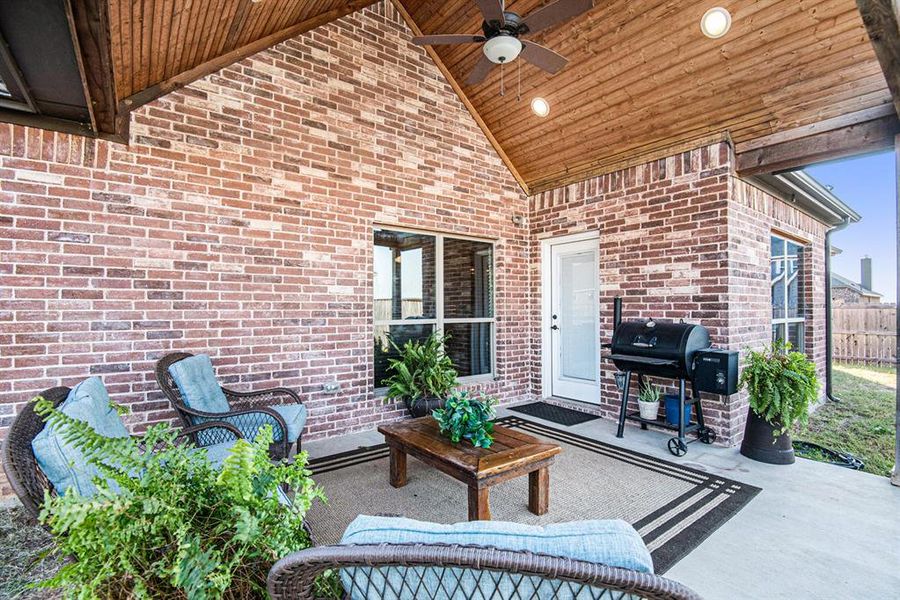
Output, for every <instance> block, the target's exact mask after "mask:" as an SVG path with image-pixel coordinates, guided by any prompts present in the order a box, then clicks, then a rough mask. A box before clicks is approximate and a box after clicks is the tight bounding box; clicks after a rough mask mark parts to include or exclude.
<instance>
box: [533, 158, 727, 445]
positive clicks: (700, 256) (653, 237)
mask: <svg viewBox="0 0 900 600" xmlns="http://www.w3.org/2000/svg"><path fill="white" fill-rule="evenodd" d="M730 173H731V160H730V156H729V153H728V150H727V147H726V146H725V145H720V146H710V147H704V148H699V149H697V150H693V151H691V152H685V153H683V154H679V155H677V156H673V157H669V158H666V159H664V160H658V161H654V162H651V163H647V164H644V165H640V166H637V167H632V168H629V169H625V170H623V171H616V172H613V173H610V174H608V175H603V176H600V177H595V178H593V179H589V180H587V181H583V182H581V183H577V184H574V185H570V186H567V187H565V188H560V189H556V190H553V191H550V192H545V193H543V194H539V195H537V196H535V197H534V198H533V199H532V210H531V215H530V221H531V232H532V235H533V237H534V240H535V243H536V244H539V243H540V240H542V239H545V238H550V237H557V236H562V235H567V234H572V233H578V232H582V231H598V232H599V236H600V255H599V269H600V289H601V292H600V336H601V340H602V341H609V339H610V337H611V336H612V305H613V298H615V297H616V296H621V297H622V299H623V313H622V316H623V318H624V319H634V318H648V317H651V316H652V317H654V318H660V319H679V318H682V317H683V318H685V319H687V320H691V321H700V322H702V323H703V324H704V325H706V326H707V327H708V328H709V330H710V333H711V334H712V338H713V340H714V342H716V343H719V344H725V343H727V331H726V330H725V326H726V325H727V294H728V286H727V277H728V265H727V255H726V251H727V247H728V229H727V208H728V198H729V180H730ZM534 256H535V258H534V260H533V261H532V262H533V265H532V269H533V273H534V275H535V277H534V279H533V281H532V286H533V290H534V293H535V294H539V293H540V288H539V286H540V265H539V264H538V263H539V262H540V256H539V254H538V253H534ZM535 308H536V310H539V308H538V307H535ZM534 318H535V320H536V323H539V314H538V313H537V312H536V313H535V316H534ZM537 327H539V325H538V326H537ZM537 327H536V329H535V334H534V335H535V338H536V339H537V338H538V337H539V329H538V328H537ZM539 358H540V357H539V354H538V355H537V356H536V363H535V373H534V378H533V383H534V386H535V390H536V391H537V392H538V393H540V391H541V381H540V360H539ZM614 372H615V368H614V367H613V365H612V364H611V363H609V362H607V361H603V362H602V363H601V378H602V385H601V390H600V396H601V405H600V412H601V414H603V415H605V416H609V417H613V416H614V415H615V414H617V411H618V401H619V396H618V390H617V388H616V387H615V381H614V379H613V377H612V375H613V373H614ZM660 383H662V382H660ZM635 410H636V407H635ZM706 414H709V415H710V416H712V417H713V418H712V419H711V423H710V424H711V425H712V426H714V427H718V425H719V417H720V414H719V411H718V410H715V409H714V408H713V406H710V409H709V410H708V411H707V413H706Z"/></svg>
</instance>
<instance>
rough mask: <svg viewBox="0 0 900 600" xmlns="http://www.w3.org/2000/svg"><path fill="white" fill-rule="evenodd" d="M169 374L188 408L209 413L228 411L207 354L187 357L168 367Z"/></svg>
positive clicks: (226, 400) (226, 402) (225, 400)
mask: <svg viewBox="0 0 900 600" xmlns="http://www.w3.org/2000/svg"><path fill="white" fill-rule="evenodd" d="M169 373H170V374H171V375H172V379H174V380H175V385H177V386H178V390H179V391H180V392H181V397H182V399H183V400H184V403H185V404H186V405H187V406H188V408H193V409H194V410H199V411H202V412H209V413H225V412H228V411H229V410H230V407H229V405H228V399H227V398H226V397H225V393H224V392H223V391H222V387H221V386H220V385H219V381H218V380H217V379H216V373H215V371H213V367H212V361H210V359H209V355H207V354H198V355H196V356H189V357H188V358H185V359H183V360H179V361H178V362H176V363H173V364H171V365H169Z"/></svg>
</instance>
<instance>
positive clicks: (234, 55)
mask: <svg viewBox="0 0 900 600" xmlns="http://www.w3.org/2000/svg"><path fill="white" fill-rule="evenodd" d="M93 1H97V0H93ZM376 1H377V0H351V1H350V2H347V3H345V4H344V5H343V6H341V7H340V8H336V9H332V10H329V11H326V12H324V13H321V14H318V15H316V16H314V17H312V18H309V19H306V20H304V21H302V22H300V23H296V24H294V25H291V26H290V27H288V28H286V29H282V30H281V31H277V32H275V33H273V34H270V35H267V36H265V37H263V38H260V39H258V40H255V41H253V42H250V43H249V44H245V45H243V46H241V47H239V48H235V49H234V50H231V51H229V52H226V53H225V54H222V55H221V56H217V57H215V58H213V59H210V60H207V61H205V62H203V63H201V64H199V65H197V66H195V67H193V68H191V69H188V70H187V71H184V72H182V73H179V74H178V75H175V76H174V77H170V78H168V79H166V80H165V81H161V82H160V83H157V84H155V85H151V86H150V87H148V88H146V89H144V90H141V91H139V92H137V93H135V94H132V95H131V96H129V97H128V98H125V99H124V100H122V102H121V103H120V109H121V110H123V111H131V110H134V109H136V108H138V107H139V106H143V105H144V104H147V103H148V102H151V101H153V100H156V99H157V98H159V97H160V96H164V95H166V94H168V93H170V92H173V91H175V90H177V89H180V88H182V87H184V86H186V85H189V84H191V83H193V82H194V81H196V80H198V79H200V78H202V77H205V76H207V75H209V74H210V73H215V72H216V71H218V70H219V69H222V68H224V67H227V66H228V65H231V64H233V63H236V62H238V61H240V60H243V59H245V58H247V57H248V56H251V55H253V54H256V53H257V52H261V51H263V50H265V49H266V48H270V47H272V46H274V45H276V44H280V43H281V42H283V41H285V40H289V39H291V38H293V37H296V36H298V35H300V34H301V33H306V32H307V31H309V30H311V29H315V28H316V27H319V26H320V25H325V24H326V23H330V22H331V21H334V20H336V19H340V18H341V17H343V16H345V15H348V14H350V13H352V12H356V11H357V10H360V9H362V8H365V7H367V6H369V5H371V4H374V3H375V2H376Z"/></svg>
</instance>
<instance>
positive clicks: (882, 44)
mask: <svg viewBox="0 0 900 600" xmlns="http://www.w3.org/2000/svg"><path fill="white" fill-rule="evenodd" d="M856 5H857V6H858V7H859V14H860V15H862V20H863V23H864V24H865V26H866V31H868V32H869V39H870V40H871V42H872V46H873V47H874V48H875V56H877V57H878V62H879V63H881V70H882V71H884V78H885V79H886V80H887V84H888V89H890V90H891V96H892V97H893V99H894V109H895V110H896V111H897V114H898V115H900V15H898V11H900V9H898V7H897V2H896V0H856Z"/></svg>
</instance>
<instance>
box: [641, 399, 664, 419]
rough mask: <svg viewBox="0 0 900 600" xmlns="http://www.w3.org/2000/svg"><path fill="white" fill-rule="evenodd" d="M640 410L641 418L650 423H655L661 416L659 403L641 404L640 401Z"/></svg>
mask: <svg viewBox="0 0 900 600" xmlns="http://www.w3.org/2000/svg"><path fill="white" fill-rule="evenodd" d="M638 408H640V409H641V418H642V419H646V420H648V421H655V420H656V417H657V415H659V402H641V401H638Z"/></svg>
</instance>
